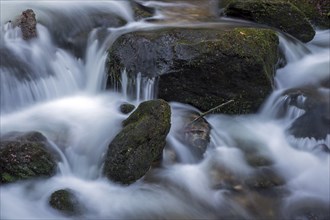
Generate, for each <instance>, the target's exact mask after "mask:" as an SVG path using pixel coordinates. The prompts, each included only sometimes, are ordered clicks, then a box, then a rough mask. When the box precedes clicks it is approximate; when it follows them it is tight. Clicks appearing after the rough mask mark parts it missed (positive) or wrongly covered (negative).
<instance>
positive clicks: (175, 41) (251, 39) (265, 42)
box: [108, 28, 278, 114]
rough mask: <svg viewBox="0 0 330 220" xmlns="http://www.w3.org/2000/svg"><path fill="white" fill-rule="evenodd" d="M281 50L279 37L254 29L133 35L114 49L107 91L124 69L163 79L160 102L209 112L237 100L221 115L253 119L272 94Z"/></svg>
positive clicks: (187, 30) (121, 40)
mask: <svg viewBox="0 0 330 220" xmlns="http://www.w3.org/2000/svg"><path fill="white" fill-rule="evenodd" d="M277 46H278V37H277V36H276V34H275V32H273V31H271V30H265V29H255V28H235V29H228V30H216V29H215V30H209V29H175V30H171V29H167V30H160V31H149V32H135V33H129V34H126V35H123V36H121V37H120V38H119V39H118V40H117V41H116V42H115V43H114V45H113V47H112V48H110V51H109V63H108V69H109V71H108V74H109V77H108V79H109V80H108V88H111V87H113V86H118V85H117V84H118V80H119V79H120V73H121V70H123V69H124V68H125V69H126V71H127V73H128V76H129V77H134V78H135V75H136V74H138V73H141V74H142V76H144V77H159V85H158V97H159V98H162V99H164V100H166V101H178V102H181V103H186V104H190V105H193V106H195V107H196V108H198V109H200V110H201V111H207V110H209V109H211V108H213V107H215V106H217V105H219V104H221V103H224V102H225V101H228V100H229V99H234V100H235V103H233V104H231V105H228V106H226V107H224V108H221V109H220V111H219V112H223V113H228V114H238V113H242V114H244V113H251V112H255V111H256V110H257V109H258V108H259V106H260V104H261V103H262V102H263V100H264V99H265V97H266V96H268V95H269V94H270V92H271V91H272V84H273V75H274V69H275V65H276V63H277V60H278V48H277ZM138 54H139V55H138ZM178 94H180V95H178Z"/></svg>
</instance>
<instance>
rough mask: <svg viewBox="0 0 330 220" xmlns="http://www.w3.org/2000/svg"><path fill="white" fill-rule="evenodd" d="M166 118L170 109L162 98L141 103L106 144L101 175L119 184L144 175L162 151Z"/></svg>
mask: <svg viewBox="0 0 330 220" xmlns="http://www.w3.org/2000/svg"><path fill="white" fill-rule="evenodd" d="M170 121H171V109H170V106H169V105H168V104H167V103H166V102H165V101H164V100H152V101H146V102H143V103H141V104H140V105H139V106H138V107H137V109H136V110H135V111H134V112H133V113H132V114H131V115H130V116H129V117H128V118H127V119H126V120H125V121H124V122H123V126H124V127H123V129H122V130H121V131H120V132H119V134H117V136H116V137H115V138H114V139H113V140H112V141H111V143H110V144H109V147H108V151H107V154H106V158H105V163H104V168H103V173H104V175H105V176H106V177H107V178H109V179H110V180H112V181H115V182H119V183H123V184H130V183H133V182H134V181H136V180H138V179H139V178H141V177H142V176H144V174H146V173H147V171H148V170H149V169H150V166H151V165H152V163H153V162H154V161H156V160H158V159H159V157H160V156H161V154H162V152H163V149H164V147H165V144H166V136H167V134H168V132H169V130H170V126H171V122H170Z"/></svg>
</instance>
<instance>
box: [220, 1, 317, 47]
mask: <svg viewBox="0 0 330 220" xmlns="http://www.w3.org/2000/svg"><path fill="white" fill-rule="evenodd" d="M224 13H225V14H226V15H227V16H229V17H236V18H240V19H245V20H250V21H254V22H256V23H259V24H263V25H268V26H270V27H275V28H278V29H279V30H281V31H283V32H285V33H288V34H291V35H292V36H294V37H296V38H297V39H299V40H301V41H302V42H308V41H311V40H312V39H313V38H314V35H315V31H314V29H313V27H312V25H311V23H310V22H309V21H308V19H307V18H306V16H305V14H304V13H303V12H301V11H300V10H299V9H298V8H297V7H296V6H294V5H293V4H291V3H290V2H287V1H283V0H270V1H269V0H233V1H231V2H230V3H229V4H228V5H227V7H226V8H225V11H224Z"/></svg>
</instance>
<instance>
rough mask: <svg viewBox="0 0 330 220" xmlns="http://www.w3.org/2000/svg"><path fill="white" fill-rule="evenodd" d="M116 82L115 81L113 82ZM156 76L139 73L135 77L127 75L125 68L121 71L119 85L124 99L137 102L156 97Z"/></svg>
mask: <svg viewBox="0 0 330 220" xmlns="http://www.w3.org/2000/svg"><path fill="white" fill-rule="evenodd" d="M115 84H117V83H115ZM156 86H157V79H156V77H153V78H148V77H142V74H141V73H138V74H136V77H135V78H133V77H128V74H127V72H126V70H125V69H124V70H123V71H122V72H121V79H120V87H121V93H122V94H123V96H124V97H125V99H126V100H132V101H135V102H137V103H140V102H142V101H146V100H151V99H155V98H156V88H157V87H156Z"/></svg>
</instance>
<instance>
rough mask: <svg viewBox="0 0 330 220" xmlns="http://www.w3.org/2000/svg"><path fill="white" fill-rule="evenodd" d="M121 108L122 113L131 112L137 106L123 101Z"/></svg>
mask: <svg viewBox="0 0 330 220" xmlns="http://www.w3.org/2000/svg"><path fill="white" fill-rule="evenodd" d="M119 109H120V112H121V113H123V114H129V113H131V112H132V111H133V110H134V109H135V106H134V105H132V104H130V103H123V104H121V105H120V107H119Z"/></svg>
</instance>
